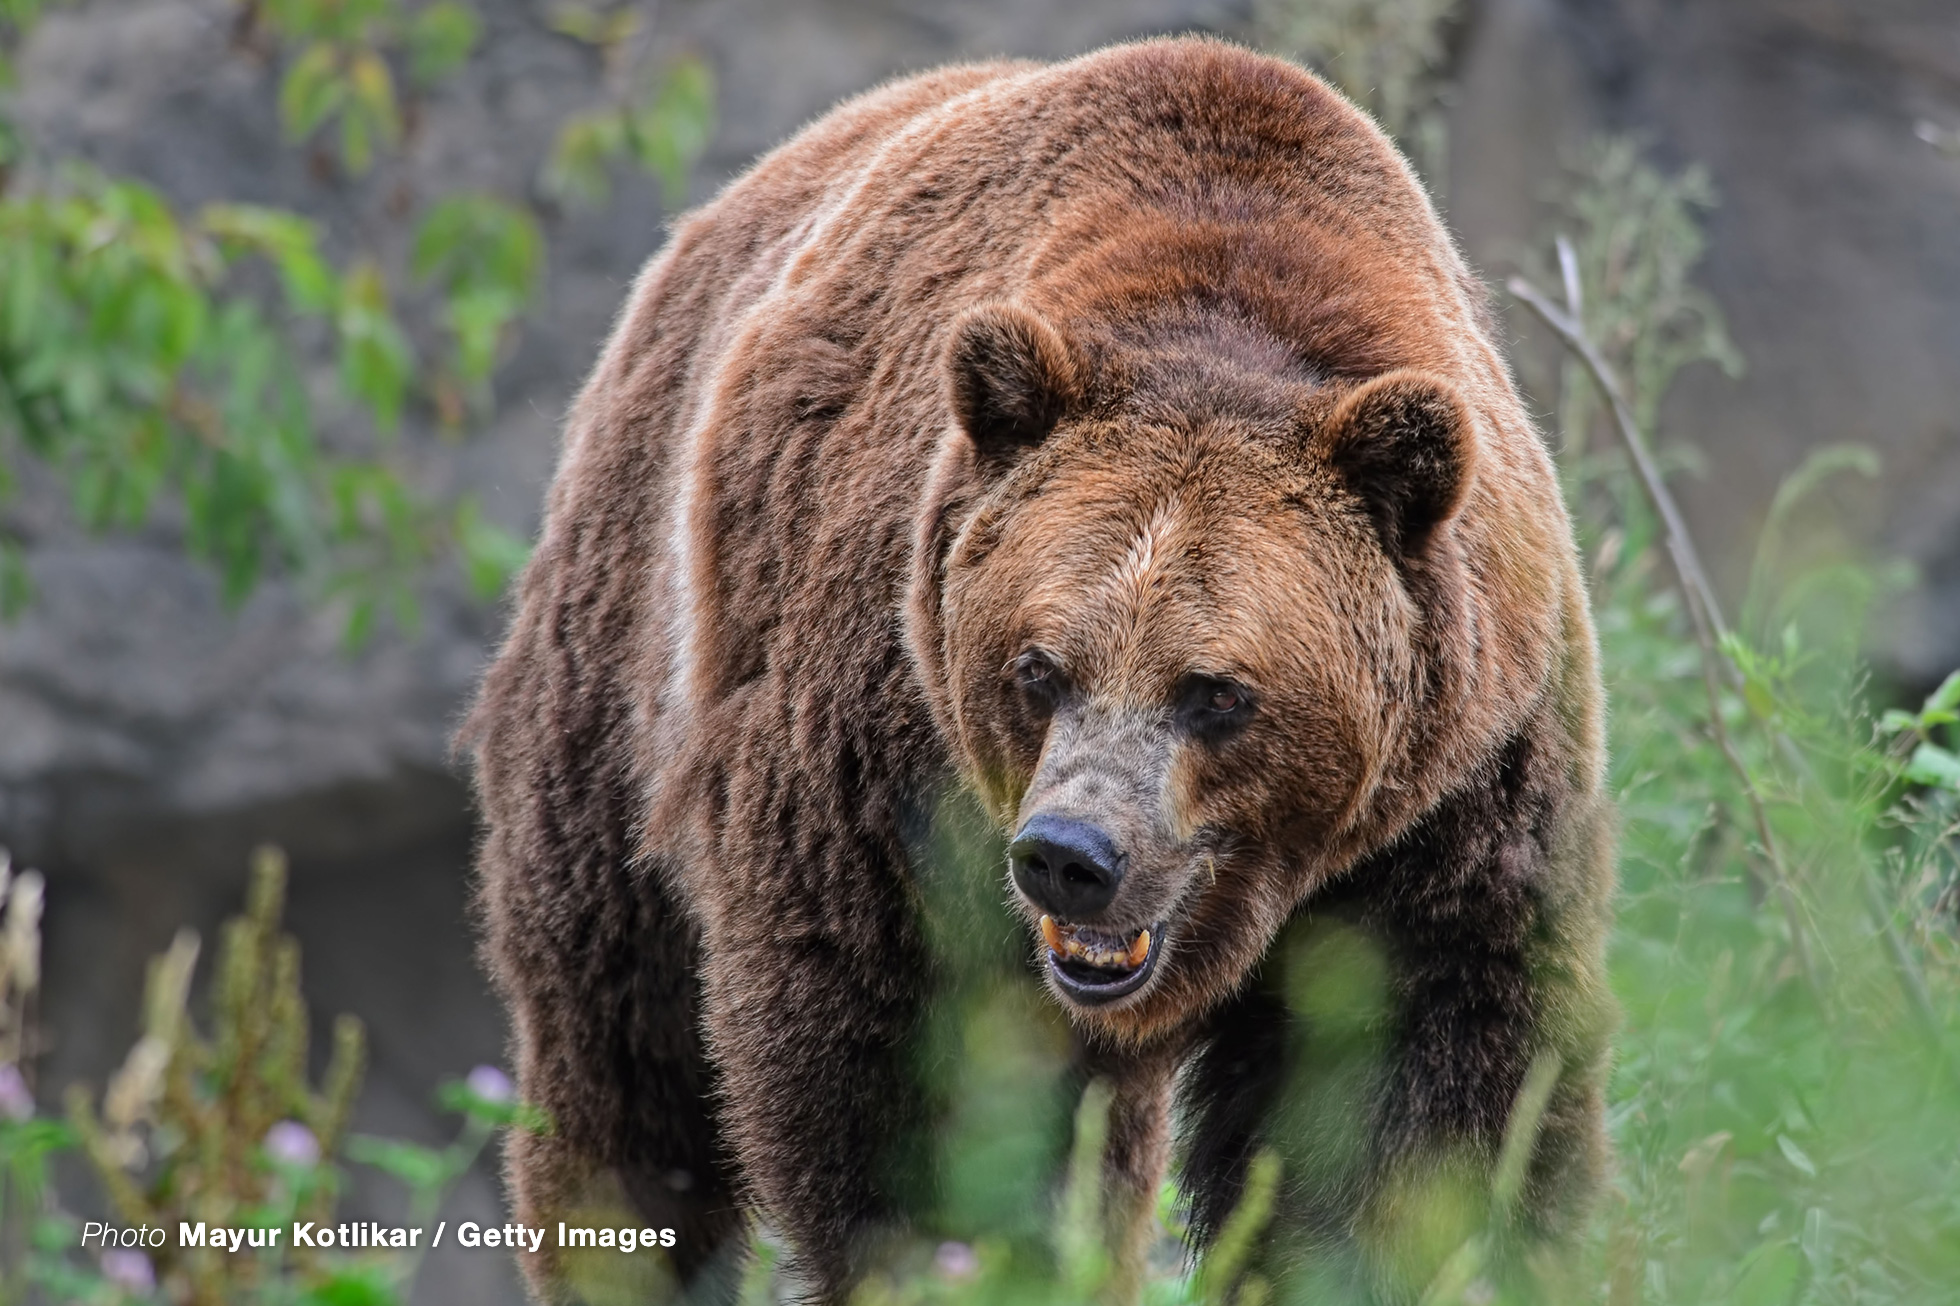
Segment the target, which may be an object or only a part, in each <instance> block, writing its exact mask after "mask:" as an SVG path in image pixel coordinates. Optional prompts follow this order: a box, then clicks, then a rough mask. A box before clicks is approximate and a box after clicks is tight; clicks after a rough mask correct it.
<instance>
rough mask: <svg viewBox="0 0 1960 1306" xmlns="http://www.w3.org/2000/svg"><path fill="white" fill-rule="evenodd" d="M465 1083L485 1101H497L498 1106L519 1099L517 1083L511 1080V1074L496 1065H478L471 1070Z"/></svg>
mask: <svg viewBox="0 0 1960 1306" xmlns="http://www.w3.org/2000/svg"><path fill="white" fill-rule="evenodd" d="M463 1082H464V1084H466V1085H467V1086H468V1087H469V1090H470V1092H472V1093H474V1094H476V1095H477V1096H478V1097H480V1098H482V1099H483V1100H484V1101H485V1102H495V1103H496V1104H497V1105H498V1106H503V1105H505V1104H507V1103H510V1102H514V1101H516V1100H517V1085H515V1084H513V1083H511V1082H510V1076H509V1075H506V1074H505V1073H504V1072H503V1071H501V1070H499V1069H497V1068H496V1067H495V1066H478V1067H477V1068H476V1069H475V1070H472V1071H470V1073H469V1078H467V1079H465V1080H464V1081H463Z"/></svg>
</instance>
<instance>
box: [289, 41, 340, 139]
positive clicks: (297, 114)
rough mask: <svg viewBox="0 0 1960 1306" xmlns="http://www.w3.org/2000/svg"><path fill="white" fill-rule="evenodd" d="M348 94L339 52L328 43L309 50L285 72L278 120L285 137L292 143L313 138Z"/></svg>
mask: <svg viewBox="0 0 1960 1306" xmlns="http://www.w3.org/2000/svg"><path fill="white" fill-rule="evenodd" d="M348 93H349V87H348V83H347V79H346V78H345V77H343V76H342V74H341V67H340V52H339V51H338V50H336V49H334V47H333V46H331V45H327V44H325V43H321V44H318V45H313V46H310V47H308V48H307V50H306V52H305V53H303V54H301V55H300V57H299V58H298V59H295V60H294V61H293V66H292V67H291V68H288V69H287V70H286V80H285V82H284V83H283V84H282V85H281V86H280V88H279V120H280V121H281V122H282V123H284V124H285V128H286V135H287V136H288V137H290V138H291V139H293V140H303V139H305V138H306V137H308V136H311V135H312V134H313V133H314V131H315V130H317V129H318V128H319V126H320V124H322V123H324V122H325V121H326V120H327V119H329V118H331V117H332V116H333V115H334V114H335V112H337V111H338V110H339V109H340V107H341V106H342V105H343V104H345V103H346V102H347V97H348Z"/></svg>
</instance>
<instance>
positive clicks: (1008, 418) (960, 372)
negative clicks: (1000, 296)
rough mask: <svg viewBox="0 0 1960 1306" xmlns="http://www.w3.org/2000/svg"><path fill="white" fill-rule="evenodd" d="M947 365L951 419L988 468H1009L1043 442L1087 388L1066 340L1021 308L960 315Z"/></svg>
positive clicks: (987, 309) (987, 308) (990, 308)
mask: <svg viewBox="0 0 1960 1306" xmlns="http://www.w3.org/2000/svg"><path fill="white" fill-rule="evenodd" d="M946 367H947V374H948V375H947V382H948V387H949V391H950V396H949V397H950V398H951V400H952V406H953V416H954V417H955V418H957V419H958V420H959V423H960V426H961V428H962V429H963V430H965V432H966V434H967V437H968V438H969V439H971V440H972V441H973V446H974V451H975V452H976V453H977V454H979V456H980V460H981V462H983V463H991V464H996V465H1005V464H1007V463H1009V462H1011V461H1013V459H1014V457H1015V456H1016V455H1018V454H1019V453H1021V452H1022V451H1023V450H1026V449H1029V448H1032V447H1033V446H1035V445H1037V444H1039V443H1041V441H1042V440H1044V439H1045V438H1047V435H1048V433H1049V432H1050V431H1052V430H1054V429H1055V424H1056V423H1057V422H1059V421H1060V420H1061V419H1062V414H1063V413H1065V412H1066V411H1067V410H1068V408H1069V405H1070V404H1072V403H1074V402H1075V401H1076V400H1077V399H1078V398H1079V397H1080V395H1081V390H1082V365H1081V363H1080V361H1079V360H1078V359H1077V358H1076V355H1075V351H1074V350H1073V349H1071V348H1069V345H1068V342H1067V341H1065V340H1063V339H1062V337H1061V334H1060V333H1059V332H1057V331H1056V330H1055V328H1054V327H1052V326H1050V325H1048V323H1047V322H1046V321H1044V320H1043V319H1042V318H1040V317H1038V316H1036V315H1035V314H1034V313H1031V312H1029V311H1028V310H1027V309H1025V308H1022V307H1020V306H1019V305H1015V304H989V305H987V306H985V307H983V308H976V309H972V310H970V311H968V312H967V313H965V314H963V315H961V317H960V318H959V320H958V321H956V322H955V323H954V324H953V341H952V345H951V347H950V348H949V350H948V351H947V361H946Z"/></svg>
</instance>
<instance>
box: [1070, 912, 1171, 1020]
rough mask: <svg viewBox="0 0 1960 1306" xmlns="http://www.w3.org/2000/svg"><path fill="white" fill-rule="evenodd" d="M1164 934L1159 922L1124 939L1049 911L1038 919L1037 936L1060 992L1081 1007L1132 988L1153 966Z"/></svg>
mask: <svg viewBox="0 0 1960 1306" xmlns="http://www.w3.org/2000/svg"><path fill="white" fill-rule="evenodd" d="M1163 937H1164V926H1163V924H1162V922H1159V923H1158V924H1156V925H1153V926H1151V927H1150V928H1148V929H1143V930H1138V931H1137V932H1136V933H1135V934H1134V935H1132V936H1130V937H1128V938H1123V937H1121V936H1117V935H1111V934H1107V933H1104V932H1102V931H1098V930H1091V929H1088V928H1086V927H1084V926H1080V925H1065V924H1063V923H1062V922H1060V921H1057V920H1056V919H1055V918H1054V917H1053V916H1043V917H1042V918H1041V938H1042V941H1043V942H1045V943H1046V944H1047V945H1048V969H1049V970H1050V971H1051V972H1052V973H1053V974H1054V976H1055V982H1056V984H1057V985H1059V986H1060V988H1061V990H1062V992H1063V993H1064V994H1066V995H1067V996H1068V997H1069V998H1070V999H1072V1000H1073V1001H1076V1002H1079V1003H1081V1004H1083V1005H1084V1006H1091V1007H1093V1006H1099V1005H1101V1004H1102V1003H1105V1002H1114V1001H1115V1000H1116V999H1117V998H1120V997H1123V996H1124V995H1125V994H1129V993H1134V992H1136V991H1137V990H1138V989H1140V988H1142V987H1143V984H1144V981H1145V980H1147V979H1149V978H1150V972H1151V971H1153V970H1155V969H1156V968H1157V953H1158V950H1159V945H1160V944H1161V943H1162V941H1163Z"/></svg>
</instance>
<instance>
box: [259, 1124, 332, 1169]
mask: <svg viewBox="0 0 1960 1306" xmlns="http://www.w3.org/2000/svg"><path fill="white" fill-rule="evenodd" d="M265 1151H266V1155H267V1156H270V1157H271V1158H272V1159H273V1160H275V1161H278V1162H281V1163H283V1164H285V1165H301V1166H305V1165H313V1164H315V1163H316V1162H318V1161H319V1159H320V1140H319V1139H317V1138H315V1137H314V1136H313V1131H312V1130H311V1129H308V1128H307V1127H306V1126H305V1125H302V1124H300V1123H299V1122H298V1121H296V1120H281V1121H280V1122H279V1123H278V1124H276V1125H274V1126H273V1127H272V1128H270V1129H268V1130H266V1131H265Z"/></svg>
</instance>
